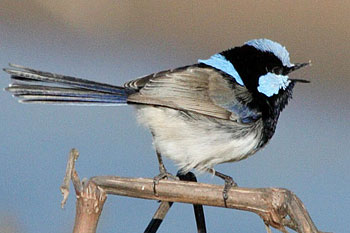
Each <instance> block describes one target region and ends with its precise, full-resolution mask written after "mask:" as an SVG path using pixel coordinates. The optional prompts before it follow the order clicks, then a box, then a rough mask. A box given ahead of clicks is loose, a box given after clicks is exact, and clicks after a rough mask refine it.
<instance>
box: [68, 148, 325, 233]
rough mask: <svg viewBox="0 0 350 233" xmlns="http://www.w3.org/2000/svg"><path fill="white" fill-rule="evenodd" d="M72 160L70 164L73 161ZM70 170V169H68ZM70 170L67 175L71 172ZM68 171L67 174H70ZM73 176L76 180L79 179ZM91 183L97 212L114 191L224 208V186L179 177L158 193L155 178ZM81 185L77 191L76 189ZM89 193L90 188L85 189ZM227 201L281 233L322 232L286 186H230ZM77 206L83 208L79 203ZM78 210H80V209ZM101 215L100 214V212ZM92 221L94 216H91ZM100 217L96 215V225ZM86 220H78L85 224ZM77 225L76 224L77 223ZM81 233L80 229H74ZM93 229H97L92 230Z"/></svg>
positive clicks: (115, 178)
mask: <svg viewBox="0 0 350 233" xmlns="http://www.w3.org/2000/svg"><path fill="white" fill-rule="evenodd" d="M74 153H76V155H77V151H72V152H71V158H70V161H71V162H72V161H74V160H75V159H74V158H75V157H77V156H75V157H74ZM71 162H69V163H68V164H71ZM68 173H69V172H68ZM68 173H67V174H68ZM67 174H66V176H67ZM71 174H75V175H73V176H72V178H74V177H75V176H76V177H77V173H76V171H75V168H74V162H73V166H71ZM76 177H75V178H74V179H72V180H73V183H76V182H78V183H79V182H80V181H79V179H77V178H76ZM87 184H88V185H89V186H91V185H92V187H95V188H96V190H97V192H98V195H97V196H96V197H97V200H96V202H95V204H94V205H95V206H98V207H99V208H98V211H102V205H103V203H104V200H105V198H106V196H105V194H114V195H121V196H128V197H136V198H144V199H153V200H160V201H164V202H182V203H191V204H197V205H208V206H217V207H225V203H224V201H223V198H222V190H223V186H219V185H212V184H204V183H195V182H186V181H180V180H161V181H160V182H159V184H158V185H157V195H154V192H153V179H145V178H125V177H118V176H98V177H92V178H90V180H89V181H88V183H87ZM74 186H75V188H76V193H77V196H78V202H79V201H81V200H80V199H81V198H80V199H79V195H81V194H82V193H84V191H83V192H82V191H81V190H84V188H82V187H84V185H80V186H79V184H75V185H74ZM67 187H69V183H68V184H67V178H66V179H65V181H64V184H63V185H62V188H61V189H62V190H64V193H67V191H68V188H67ZM77 188H78V191H77ZM85 190H88V191H89V192H90V196H91V192H93V191H92V190H91V189H88V188H85ZM228 196H229V197H228V199H227V200H226V204H227V208H232V209H238V210H244V211H250V212H253V213H256V214H258V215H259V216H260V217H261V218H262V219H263V221H264V223H265V224H266V226H272V227H274V228H276V229H279V230H280V231H282V232H287V230H286V227H288V228H291V229H293V230H295V231H297V232H301V233H320V231H318V230H317V228H316V226H315V224H314V223H313V221H312V220H311V217H310V215H309V214H308V212H307V210H306V208H305V207H304V205H303V203H302V202H301V201H300V199H299V198H298V197H297V196H296V195H295V194H294V193H292V192H291V191H289V190H287V189H283V188H238V187H237V188H231V189H230V190H229V193H228ZM101 203H102V205H100V204H101ZM77 208H82V207H81V206H79V205H78V204H77ZM77 213H78V210H77ZM98 216H99V214H98ZM88 221H90V224H91V219H89V220H88ZM97 221H98V217H97V218H96V225H97ZM82 222H84V221H80V220H79V222H77V219H76V224H77V223H78V224H82ZM75 227H77V226H75ZM74 232H75V233H78V232H79V231H74ZM89 232H94V231H89Z"/></svg>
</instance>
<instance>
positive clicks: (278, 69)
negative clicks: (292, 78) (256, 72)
mask: <svg viewBox="0 0 350 233" xmlns="http://www.w3.org/2000/svg"><path fill="white" fill-rule="evenodd" d="M271 71H272V73H274V74H278V75H281V74H283V68H282V67H279V66H275V67H273V68H272V69H271Z"/></svg>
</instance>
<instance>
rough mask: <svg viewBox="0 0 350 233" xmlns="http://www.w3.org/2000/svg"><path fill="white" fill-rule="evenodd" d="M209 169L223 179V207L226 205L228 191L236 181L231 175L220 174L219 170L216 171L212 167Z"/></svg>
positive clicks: (235, 185) (234, 185)
mask: <svg viewBox="0 0 350 233" xmlns="http://www.w3.org/2000/svg"><path fill="white" fill-rule="evenodd" d="M210 171H211V172H212V173H213V174H214V175H215V176H217V177H220V178H221V179H223V180H224V181H225V186H224V190H223V191H222V198H223V199H224V204H225V207H227V203H226V201H227V199H228V191H229V190H230V189H231V188H232V187H237V186H238V185H237V183H236V182H235V181H234V180H233V179H232V177H231V176H228V175H225V174H222V173H221V172H217V171H215V170H214V169H210Z"/></svg>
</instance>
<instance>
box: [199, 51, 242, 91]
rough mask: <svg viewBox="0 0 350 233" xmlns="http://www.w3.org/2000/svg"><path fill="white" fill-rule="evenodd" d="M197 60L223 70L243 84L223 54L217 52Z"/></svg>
mask: <svg viewBox="0 0 350 233" xmlns="http://www.w3.org/2000/svg"><path fill="white" fill-rule="evenodd" d="M198 62H199V63H203V64H206V65H208V66H211V67H214V68H216V69H218V70H221V71H223V72H225V73H226V74H229V75H231V76H232V77H233V78H234V79H235V80H236V82H237V83H238V84H239V85H241V86H244V83H243V81H242V79H241V76H239V74H238V72H237V70H236V69H235V67H234V66H233V65H232V63H231V62H229V61H228V60H227V59H226V58H225V57H224V56H223V55H221V54H219V53H217V54H215V55H213V56H211V57H210V58H209V59H207V60H201V59H199V60H198Z"/></svg>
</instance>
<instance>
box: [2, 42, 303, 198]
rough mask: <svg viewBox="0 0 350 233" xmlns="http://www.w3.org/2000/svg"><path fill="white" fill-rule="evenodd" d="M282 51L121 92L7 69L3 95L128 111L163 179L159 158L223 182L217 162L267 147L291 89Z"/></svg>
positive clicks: (246, 52)
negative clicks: (147, 136)
mask: <svg viewBox="0 0 350 233" xmlns="http://www.w3.org/2000/svg"><path fill="white" fill-rule="evenodd" d="M308 64H309V63H301V64H293V63H291V62H290V60H289V53H288V51H287V50H286V48H285V47H283V46H281V45H280V44H279V43H277V42H273V41H271V40H268V39H255V40H250V41H248V42H246V43H245V44H244V45H242V46H240V47H235V48H232V49H229V50H226V51H223V52H221V53H218V54H215V55H213V56H211V57H210V58H209V59H206V60H198V63H196V64H193V65H189V66H184V67H180V68H177V69H172V70H166V71H162V72H158V73H154V74H151V75H147V76H144V77H141V78H138V79H136V80H133V81H130V82H127V83H125V84H124V86H123V87H121V86H113V85H109V84H104V83H98V82H93V81H88V80H84V79H78V78H74V77H69V76H64V75H58V74H52V73H48V72H42V71H37V70H33V69H30V68H25V67H22V66H18V65H11V67H12V68H9V69H4V71H6V72H7V73H9V74H11V78H12V79H13V80H14V83H13V84H11V85H9V87H8V88H6V90H7V91H9V92H11V93H12V94H13V95H14V96H16V97H19V98H20V102H23V103H50V104H84V105H125V104H129V105H133V106H135V107H136V109H137V114H138V120H139V121H140V122H141V123H142V124H144V125H146V126H147V127H148V128H149V129H150V130H151V132H152V134H153V141H154V146H155V149H156V151H157V155H158V159H159V163H160V171H161V174H160V176H158V178H161V177H163V176H165V175H167V174H168V173H166V170H165V167H164V165H163V163H162V159H161V155H164V156H166V157H168V158H170V159H172V160H173V161H174V162H175V163H176V164H177V165H178V166H179V167H180V169H181V171H182V172H184V173H185V172H188V171H189V170H191V169H193V168H195V169H197V170H199V171H211V172H214V174H215V175H217V176H219V177H221V178H223V179H225V181H226V183H225V184H226V185H225V189H224V197H225V198H227V196H226V193H227V190H228V189H229V188H230V186H231V185H232V184H234V182H233V180H232V179H231V178H230V177H229V176H226V175H223V174H221V173H219V172H216V171H215V170H214V169H213V167H214V166H215V165H217V164H220V163H225V162H234V161H239V160H242V159H244V158H247V157H248V156H250V155H252V154H254V153H255V152H256V151H258V150H259V149H261V148H262V147H264V146H265V145H266V143H267V142H268V141H269V139H270V138H271V137H272V135H273V134H274V132H275V128H276V124H277V120H278V117H279V115H280V112H281V111H282V110H283V108H284V107H285V106H286V105H287V103H288V100H289V99H290V98H291V97H292V90H293V88H294V85H295V83H296V82H307V81H305V80H300V79H289V78H288V74H289V73H290V72H292V71H294V70H297V69H299V68H301V67H303V66H306V65H308Z"/></svg>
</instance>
